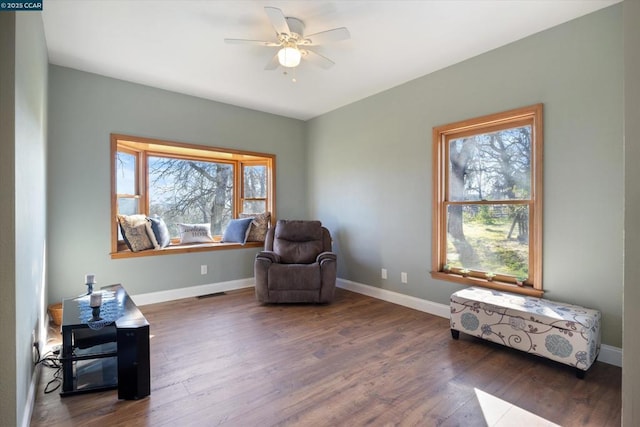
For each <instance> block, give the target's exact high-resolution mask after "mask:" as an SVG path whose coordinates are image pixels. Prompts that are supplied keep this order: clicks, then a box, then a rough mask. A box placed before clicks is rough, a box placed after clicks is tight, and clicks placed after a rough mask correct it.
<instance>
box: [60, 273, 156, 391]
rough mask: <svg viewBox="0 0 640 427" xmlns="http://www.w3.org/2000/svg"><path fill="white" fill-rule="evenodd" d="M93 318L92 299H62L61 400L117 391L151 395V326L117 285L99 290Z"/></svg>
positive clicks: (83, 297)
mask: <svg viewBox="0 0 640 427" xmlns="http://www.w3.org/2000/svg"><path fill="white" fill-rule="evenodd" d="M100 292H101V294H102V306H101V309H100V314H99V316H95V315H94V313H93V312H92V309H91V307H90V306H89V301H90V296H89V295H83V296H80V297H77V298H72V299H67V300H64V301H63V319H62V351H61V357H60V360H61V363H62V378H63V381H62V392H61V395H62V396H68V395H72V394H78V393H86V392H90V391H99V390H106V389H114V388H117V389H118V398H119V399H140V398H143V397H146V396H148V395H149V394H150V392H151V390H150V364H149V323H148V322H147V320H146V319H145V318H144V316H143V315H142V313H141V312H140V310H139V309H138V307H136V305H135V304H134V303H133V301H132V300H131V298H130V297H129V295H128V294H127V293H126V291H125V290H124V288H123V287H122V286H120V285H112V286H105V287H103V288H102V289H101V291H100Z"/></svg>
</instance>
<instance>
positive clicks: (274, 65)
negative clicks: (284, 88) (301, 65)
mask: <svg viewBox="0 0 640 427" xmlns="http://www.w3.org/2000/svg"><path fill="white" fill-rule="evenodd" d="M279 65H280V62H278V54H275V55H273V58H271V59H270V60H269V62H268V63H267V65H265V66H264V69H265V70H275V69H276V68H278V66H279Z"/></svg>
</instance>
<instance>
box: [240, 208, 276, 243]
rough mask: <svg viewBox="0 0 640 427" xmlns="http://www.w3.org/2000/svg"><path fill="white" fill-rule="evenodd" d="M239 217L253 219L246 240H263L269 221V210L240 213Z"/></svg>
mask: <svg viewBox="0 0 640 427" xmlns="http://www.w3.org/2000/svg"><path fill="white" fill-rule="evenodd" d="M240 218H252V219H253V221H252V222H251V227H249V235H248V236H247V242H264V239H265V238H266V236H267V230H268V229H269V224H270V223H271V212H263V213H261V214H249V213H241V214H240Z"/></svg>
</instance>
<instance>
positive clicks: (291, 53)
mask: <svg viewBox="0 0 640 427" xmlns="http://www.w3.org/2000/svg"><path fill="white" fill-rule="evenodd" d="M301 58H302V53H300V51H299V50H298V48H296V47H290V46H287V47H283V48H282V49H280V50H279V51H278V62H279V63H280V65H282V66H283V67H287V68H293V67H297V66H298V65H300V59H301Z"/></svg>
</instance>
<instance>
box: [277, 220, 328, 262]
mask: <svg viewBox="0 0 640 427" xmlns="http://www.w3.org/2000/svg"><path fill="white" fill-rule="evenodd" d="M326 234H328V231H327V230H326V229H325V228H323V227H322V224H321V223H320V221H299V220H278V222H277V223H276V226H275V230H274V231H273V251H274V252H275V253H277V254H278V255H279V256H280V260H281V262H282V263H283V264H311V263H313V262H315V260H316V257H317V256H318V255H319V254H320V253H322V252H324V251H326V250H331V249H330V247H329V249H327V248H326V241H327V240H328V241H329V245H330V242H331V238H330V237H329V238H328V239H327V238H326Z"/></svg>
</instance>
